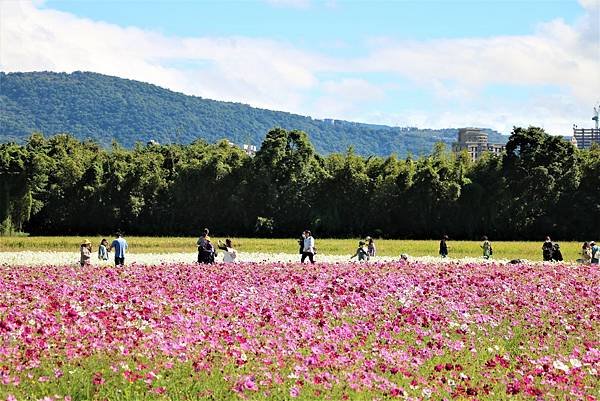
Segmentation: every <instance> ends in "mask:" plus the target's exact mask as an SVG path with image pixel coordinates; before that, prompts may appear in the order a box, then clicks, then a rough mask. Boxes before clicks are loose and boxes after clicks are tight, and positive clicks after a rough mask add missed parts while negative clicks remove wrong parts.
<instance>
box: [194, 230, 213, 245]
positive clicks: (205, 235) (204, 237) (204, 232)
mask: <svg viewBox="0 0 600 401" xmlns="http://www.w3.org/2000/svg"><path fill="white" fill-rule="evenodd" d="M208 232H209V231H208V228H205V229H204V230H202V234H201V235H200V238H198V241H196V245H197V246H198V249H200V248H204V245H205V244H204V243H205V242H206V241H207V240H208V241H210V237H209V236H208Z"/></svg>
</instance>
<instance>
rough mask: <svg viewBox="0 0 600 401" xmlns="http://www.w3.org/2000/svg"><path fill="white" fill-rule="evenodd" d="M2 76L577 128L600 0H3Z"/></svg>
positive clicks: (589, 108) (452, 120)
mask: <svg viewBox="0 0 600 401" xmlns="http://www.w3.org/2000/svg"><path fill="white" fill-rule="evenodd" d="M0 70H1V71H4V72H13V71H57V72H73V71H93V72H98V73H102V74H108V75H114V76H118V77H122V78H129V79H135V80H139V81H144V82H149V83H152V84H155V85H159V86H161V87H164V88H168V89H171V90H174V91H177V92H182V93H185V94H189V95H196V96H201V97H204V98H210V99H216V100H224V101H233V102H241V103H245V104H249V105H251V106H255V107H261V108H268V109H272V110H282V111H288V112H292V113H297V114H301V115H308V116H312V117H314V118H333V119H344V120H350V121H357V122H365V123H374V124H386V125H393V126H402V127H404V126H410V127H419V128H458V127H486V128H492V129H496V130H498V131H500V132H502V133H505V134H509V133H510V131H511V130H512V128H513V127H514V126H529V125H534V126H540V127H543V128H544V129H546V131H547V132H549V133H551V134H555V135H570V134H572V126H573V124H577V125H578V126H579V127H592V126H593V122H592V120H591V117H592V112H593V107H594V106H598V105H599V104H600V0H579V1H568V0H552V1H538V0H531V1H517V0H495V1H488V0H477V1H476V0H463V1H453V0H447V1H430V0H422V1H402V0H397V1H377V0H371V1H366V0H364V1H358V0H354V1H342V0H337V1H336V0H325V1H312V0H246V1H226V0H221V1H201V0H198V1H192V0H187V1H182V0H171V1H164V0H152V1H150V0H144V1H142V0H129V1H115V0H112V1H111V0H104V1H94V0H79V1H75V0H70V1H64V0H46V1H42V0H33V1H26V0H0ZM0 91H1V87H0Z"/></svg>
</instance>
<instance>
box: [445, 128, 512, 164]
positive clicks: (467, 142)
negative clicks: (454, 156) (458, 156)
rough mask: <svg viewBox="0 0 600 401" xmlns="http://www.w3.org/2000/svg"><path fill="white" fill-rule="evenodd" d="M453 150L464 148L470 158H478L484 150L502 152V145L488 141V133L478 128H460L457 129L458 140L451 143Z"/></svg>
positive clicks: (495, 152) (473, 159) (459, 150)
mask: <svg viewBox="0 0 600 401" xmlns="http://www.w3.org/2000/svg"><path fill="white" fill-rule="evenodd" d="M452 150H453V151H454V152H462V151H463V150H466V151H467V152H468V153H469V155H470V156H471V160H472V161H475V160H477V159H479V158H480V157H481V156H482V155H483V154H484V153H485V152H491V153H493V154H500V153H502V152H504V145H502V144H499V143H489V142H488V134H487V133H485V132H484V131H483V130H482V129H479V128H461V129H460V130H458V142H455V143H454V144H452Z"/></svg>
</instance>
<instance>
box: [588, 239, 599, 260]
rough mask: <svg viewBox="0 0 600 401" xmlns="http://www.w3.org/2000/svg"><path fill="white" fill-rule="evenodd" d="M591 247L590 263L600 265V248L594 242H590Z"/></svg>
mask: <svg viewBox="0 0 600 401" xmlns="http://www.w3.org/2000/svg"><path fill="white" fill-rule="evenodd" d="M590 246H591V247H592V259H591V260H590V263H591V264H593V265H597V264H600V246H598V245H596V243H595V242H594V241H590Z"/></svg>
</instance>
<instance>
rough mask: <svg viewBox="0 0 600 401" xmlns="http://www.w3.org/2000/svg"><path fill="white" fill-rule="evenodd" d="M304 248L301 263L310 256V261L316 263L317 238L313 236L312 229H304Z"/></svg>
mask: <svg viewBox="0 0 600 401" xmlns="http://www.w3.org/2000/svg"><path fill="white" fill-rule="evenodd" d="M303 235H304V249H302V258H301V259H300V263H304V260H305V259H306V258H307V257H308V260H310V263H315V258H314V257H315V239H314V238H313V237H312V235H311V233H310V231H308V230H305V231H304V234H303Z"/></svg>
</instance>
